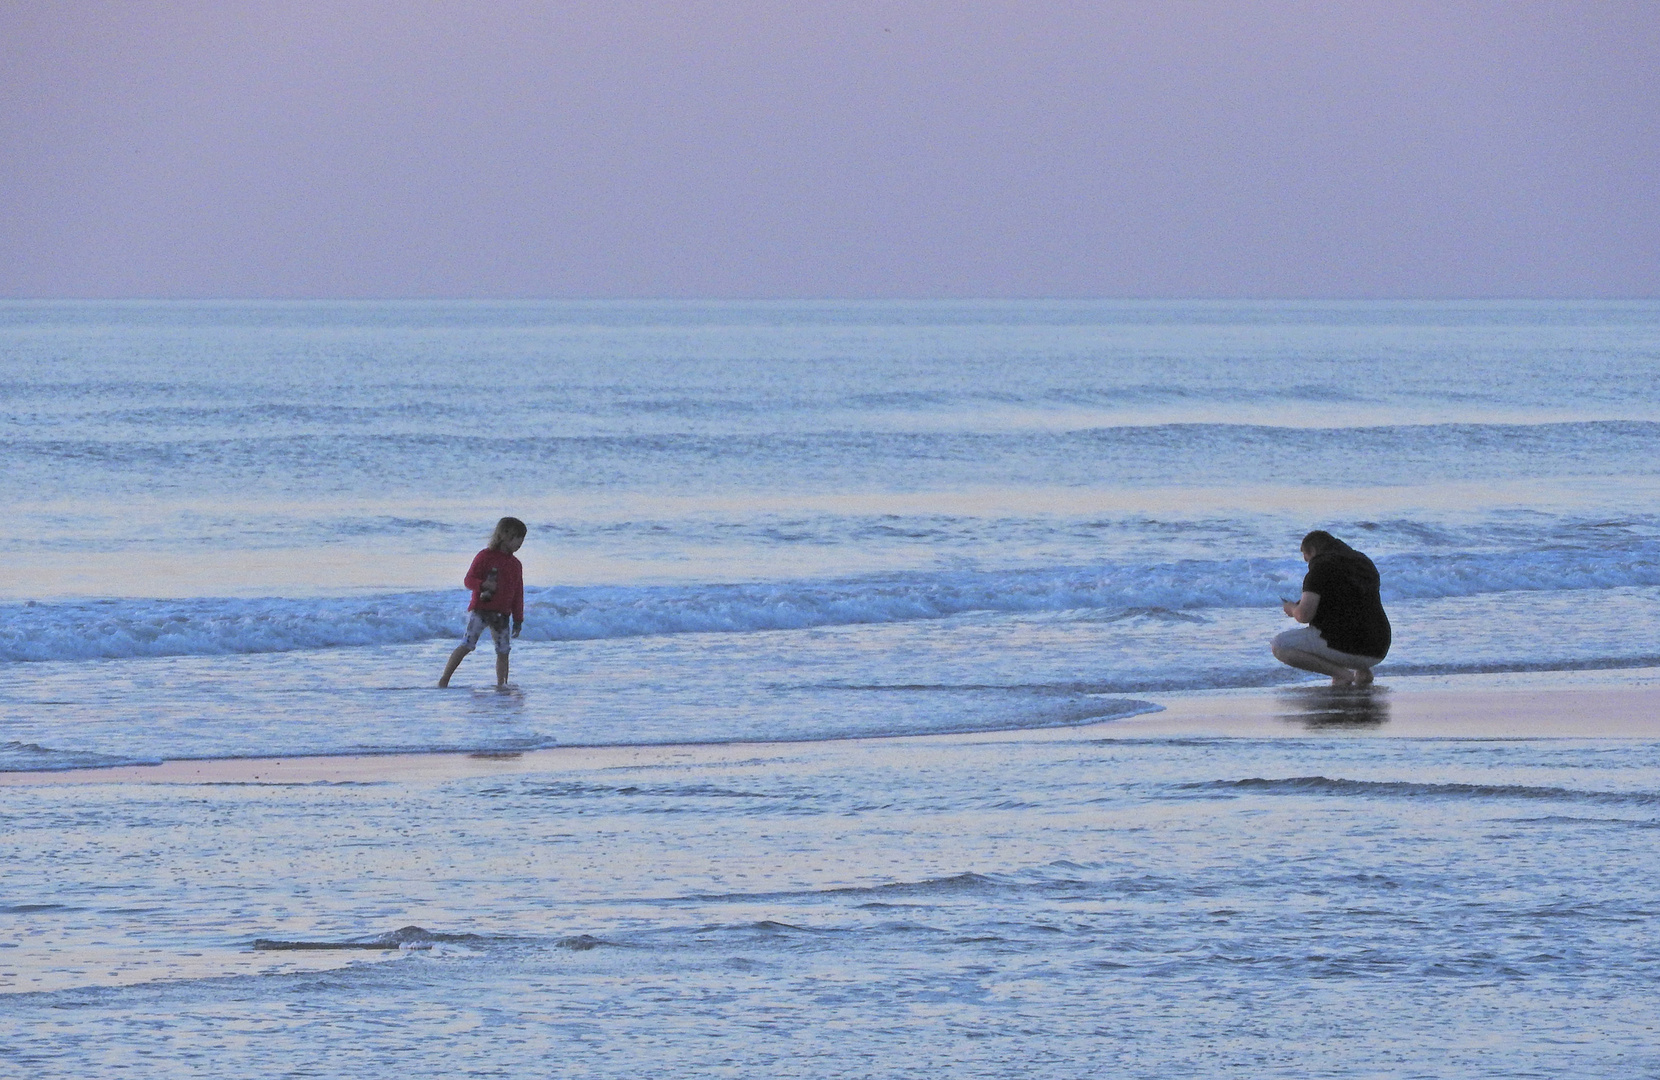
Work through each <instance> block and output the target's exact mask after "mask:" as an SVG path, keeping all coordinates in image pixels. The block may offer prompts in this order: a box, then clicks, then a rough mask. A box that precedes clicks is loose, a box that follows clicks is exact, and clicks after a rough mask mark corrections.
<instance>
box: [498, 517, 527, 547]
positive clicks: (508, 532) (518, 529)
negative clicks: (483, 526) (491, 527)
mask: <svg viewBox="0 0 1660 1080" xmlns="http://www.w3.org/2000/svg"><path fill="white" fill-rule="evenodd" d="M529 532H530V530H529V529H527V528H525V523H524V522H522V521H520V520H519V519H518V518H516V517H504V518H502V519H501V520H500V521H498V522H496V531H495V532H493V533H491V534H490V548H491V550H492V551H500V550H501V546H502V545H503V544H505V543H507V541H509V540H523V539H524V538H525V535H526V534H527V533H529Z"/></svg>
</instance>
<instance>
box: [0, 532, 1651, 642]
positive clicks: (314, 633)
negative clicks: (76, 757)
mask: <svg viewBox="0 0 1660 1080" xmlns="http://www.w3.org/2000/svg"><path fill="white" fill-rule="evenodd" d="M1378 564H1379V568H1380V570H1381V571H1382V574H1383V579H1384V598H1385V600H1386V601H1390V600H1404V599H1436V598H1447V597H1466V596H1478V595H1483V594H1490V593H1499V592H1516V591H1522V592H1540V591H1544V592H1549V591H1561V590H1580V589H1603V588H1618V587H1630V586H1655V585H1660V540H1627V541H1625V542H1622V543H1620V544H1616V545H1610V546H1606V547H1592V546H1587V547H1565V546H1552V547H1546V548H1538V549H1533V550H1523V551H1490V552H1489V551H1464V552H1437V553H1433V554H1425V553H1414V554H1405V555H1396V556H1390V557H1386V558H1380V559H1379V560H1378ZM1302 571H1303V567H1302V564H1301V563H1299V562H1296V561H1294V560H1287V559H1267V558H1236V559H1214V560H1200V559H1195V560H1182V561H1176V562H1166V563H1154V564H1109V565H1102V566H1088V567H1055V568H1045V569H1025V570H1007V571H958V572H933V573H928V572H920V573H911V574H885V575H877V576H870V577H863V578H847V579H839V580H808V581H779V582H755V583H748V584H710V585H681V586H591V587H545V588H531V589H527V590H526V615H527V621H526V626H525V631H524V635H525V637H526V639H528V640H531V641H582V640H598V639H607V638H623V637H647V636H655V635H662V634H685V633H747V632H756V631H766V630H799V629H807V628H812V627H824V626H846V625H856V624H868V623H890V622H901V621H907V620H924V619H942V618H949V617H952V616H956V615H962V614H966V613H969V612H976V611H990V612H1006V613H1038V612H1062V611H1085V612H1096V613H1102V614H1104V615H1106V616H1107V617H1110V618H1142V617H1147V618H1163V619H1184V620H1185V619H1188V618H1191V617H1192V616H1191V615H1190V614H1188V613H1191V612H1194V611H1202V610H1204V609H1207V608H1211V609H1215V608H1244V607H1263V606H1266V607H1272V606H1273V605H1274V604H1275V602H1276V598H1277V597H1279V596H1281V595H1286V594H1288V593H1290V592H1293V591H1295V590H1296V589H1297V588H1298V586H1299V583H1300V581H1301V576H1302ZM464 606H465V605H464V603H463V596H462V595H460V594H458V593H457V592H454V591H448V590H446V591H431V592H405V593H383V594H376V595H370V596H357V597H346V598H340V597H330V598H306V599H302V598H292V597H268V598H263V599H232V598H206V599H190V600H143V599H131V600H86V601H66V602H61V603H34V602H31V603H25V604H16V603H14V604H7V605H0V660H9V661H43V660H88V659H115V658H124V657H153V656H212V655H226V654H238V653H268V652H287V651H293V650H300V649H331V648H342V647H352V646H371V645H396V644H408V643H413V642H419V641H428V640H431V639H434V638H445V637H453V636H455V635H456V634H458V633H459V632H460V630H461V627H462V624H463V621H464V618H465V613H464V611H463V608H464Z"/></svg>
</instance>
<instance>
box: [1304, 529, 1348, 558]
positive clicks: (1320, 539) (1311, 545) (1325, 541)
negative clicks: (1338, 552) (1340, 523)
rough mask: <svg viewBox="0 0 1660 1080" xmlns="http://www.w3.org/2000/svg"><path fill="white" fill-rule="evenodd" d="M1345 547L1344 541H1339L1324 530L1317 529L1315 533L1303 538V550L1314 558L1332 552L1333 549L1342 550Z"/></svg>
mask: <svg viewBox="0 0 1660 1080" xmlns="http://www.w3.org/2000/svg"><path fill="white" fill-rule="evenodd" d="M1343 546H1345V545H1344V543H1343V541H1341V540H1339V539H1338V538H1337V537H1335V536H1333V535H1332V534H1331V533H1329V532H1327V531H1326V530H1324V529H1315V530H1314V531H1313V532H1311V533H1309V534H1308V535H1307V536H1305V537H1303V546H1302V550H1303V551H1306V552H1308V553H1309V555H1311V556H1313V555H1320V554H1323V553H1325V552H1327V551H1330V550H1332V549H1333V548H1340V547H1343Z"/></svg>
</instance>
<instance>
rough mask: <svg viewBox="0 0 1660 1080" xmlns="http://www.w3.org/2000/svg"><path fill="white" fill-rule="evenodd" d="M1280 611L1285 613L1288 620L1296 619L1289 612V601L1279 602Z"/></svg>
mask: <svg viewBox="0 0 1660 1080" xmlns="http://www.w3.org/2000/svg"><path fill="white" fill-rule="evenodd" d="M1280 610H1281V611H1283V612H1285V617H1286V618H1288V619H1295V618H1296V617H1297V616H1296V615H1295V614H1293V613H1292V611H1291V601H1289V600H1281V601H1280Z"/></svg>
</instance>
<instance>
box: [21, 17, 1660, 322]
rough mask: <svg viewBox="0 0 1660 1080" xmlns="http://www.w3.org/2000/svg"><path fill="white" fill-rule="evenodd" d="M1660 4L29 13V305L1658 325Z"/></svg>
mask: <svg viewBox="0 0 1660 1080" xmlns="http://www.w3.org/2000/svg"><path fill="white" fill-rule="evenodd" d="M1656 72H1660V0H1585V2H1572V0H1563V2H1557V3H1539V2H1530V0H1505V2H1494V3H1486V2H1483V3H1472V2H1465V0H1430V2H1417V0H1370V2H1363V0H1311V2H1306V3H1302V2H1285V0H1256V2H1246V0H1239V2H1222V0H1214V2H1204V0H1190V2H1183V0H1144V2H1143V0H1137V2H1116V0H1099V2H1095V3H1069V2H1066V0H1027V2H1024V3H1002V2H990V0H958V2H954V3H947V2H935V0H907V2H872V3H866V2H860V0H834V2H827V3H818V2H813V0H793V2H780V0H774V2H743V0H707V2H702V3H676V2H666V0H665V2H658V3H637V2H633V0H604V2H598V0H592V2H590V0H582V2H530V0H471V2H465V3H433V2H424V0H395V2H386V3H381V2H375V0H362V2H343V0H315V2H287V0H264V2H251V3H244V2H238V0H207V2H196V0H165V2H149V0H115V2H97V0H73V2H64V0H0V297H60V296H61V297H180V298H192V297H279V298H286V297H319V298H336V297H338V298H374V297H479V298H496V297H515V298H516V297H526V298H534V297H550V298H552V297H596V298H604V297H732V298H749V297H763V298H764V297H780V298H788V297H857V298H864V297H895V298H923V297H1011V298H1022V297H1356V298H1388V297H1402V298H1418V297H1428V298H1435V297H1610V298H1624V297H1657V296H1660V76H1657V75H1656Z"/></svg>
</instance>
